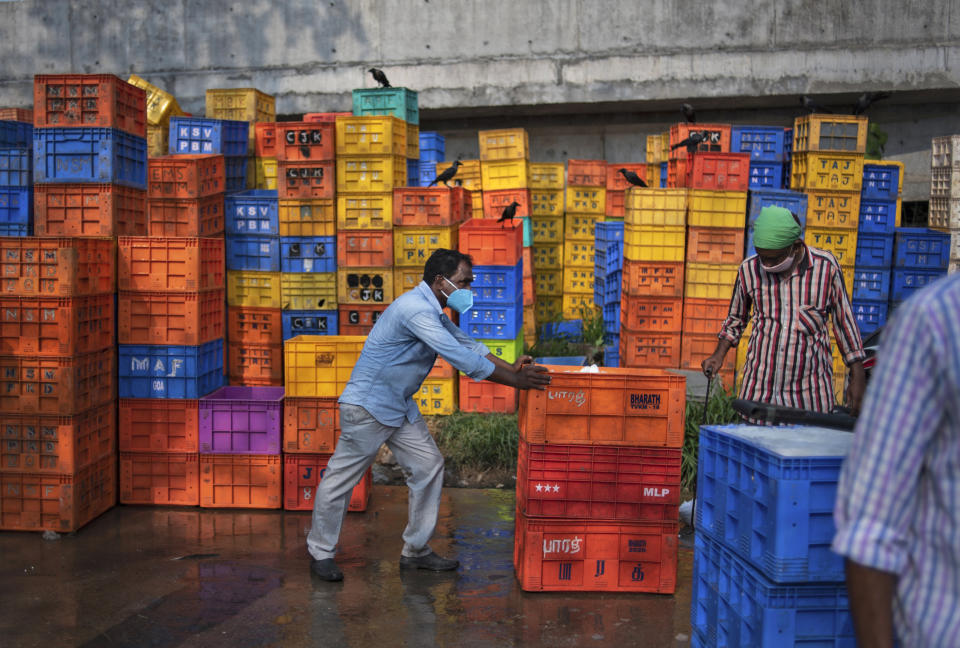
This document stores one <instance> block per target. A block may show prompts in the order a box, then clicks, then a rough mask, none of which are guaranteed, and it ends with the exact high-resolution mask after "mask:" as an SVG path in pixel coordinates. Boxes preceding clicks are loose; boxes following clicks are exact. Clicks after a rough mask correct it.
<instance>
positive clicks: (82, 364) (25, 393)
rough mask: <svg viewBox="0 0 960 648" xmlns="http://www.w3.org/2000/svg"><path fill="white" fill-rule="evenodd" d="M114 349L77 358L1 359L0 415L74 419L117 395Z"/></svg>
mask: <svg viewBox="0 0 960 648" xmlns="http://www.w3.org/2000/svg"><path fill="white" fill-rule="evenodd" d="M114 357H115V356H114V351H113V348H109V349H106V350H104V351H96V352H94V353H85V354H83V355H75V356H58V357H49V358H47V357H38V356H0V412H4V413H25V414H33V413H37V414H65V415H72V414H77V413H79V412H83V411H84V410H87V409H90V408H92V407H96V406H98V405H102V404H104V403H108V402H110V401H111V400H113V398H114V396H115V394H116V388H115V385H116V378H115V376H116V373H117V367H116V363H115V361H114Z"/></svg>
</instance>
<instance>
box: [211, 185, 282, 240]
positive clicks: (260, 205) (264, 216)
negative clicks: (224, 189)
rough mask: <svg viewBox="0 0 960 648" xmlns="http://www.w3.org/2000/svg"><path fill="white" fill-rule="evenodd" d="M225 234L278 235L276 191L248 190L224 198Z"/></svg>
mask: <svg viewBox="0 0 960 648" xmlns="http://www.w3.org/2000/svg"><path fill="white" fill-rule="evenodd" d="M223 202H224V212H225V213H226V215H227V218H226V224H225V225H226V233H227V234H228V235H230V234H261V235H271V236H279V235H280V207H279V205H280V203H279V201H278V199H277V190H276V189H250V190H249V191H241V192H239V193H233V194H230V195H228V196H225V197H224V199H223Z"/></svg>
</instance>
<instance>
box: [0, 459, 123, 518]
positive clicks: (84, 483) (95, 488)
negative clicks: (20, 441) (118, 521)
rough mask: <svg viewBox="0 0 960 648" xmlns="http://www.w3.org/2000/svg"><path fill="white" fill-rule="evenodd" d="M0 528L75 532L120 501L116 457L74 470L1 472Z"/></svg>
mask: <svg viewBox="0 0 960 648" xmlns="http://www.w3.org/2000/svg"><path fill="white" fill-rule="evenodd" d="M0 495H2V499H0V531H57V532H59V533H70V532H73V531H76V530H77V529H79V528H80V527H82V526H83V525H85V524H86V523H88V522H90V521H91V520H93V519H94V518H96V517H97V516H98V515H100V514H101V513H103V512H105V511H107V510H109V509H111V508H113V506H114V504H116V503H117V456H116V455H115V454H111V455H109V456H106V457H104V458H103V459H100V460H99V461H97V462H95V463H93V464H92V465H90V466H87V467H86V468H83V469H81V470H79V471H76V472H74V473H67V474H60V475H45V474H41V473H7V472H0Z"/></svg>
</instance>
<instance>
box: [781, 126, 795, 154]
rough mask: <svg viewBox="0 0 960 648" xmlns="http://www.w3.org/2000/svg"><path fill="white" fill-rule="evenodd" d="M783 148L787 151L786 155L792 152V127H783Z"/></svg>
mask: <svg viewBox="0 0 960 648" xmlns="http://www.w3.org/2000/svg"><path fill="white" fill-rule="evenodd" d="M783 150H784V151H786V152H787V157H789V156H790V155H791V154H792V153H793V128H784V129H783Z"/></svg>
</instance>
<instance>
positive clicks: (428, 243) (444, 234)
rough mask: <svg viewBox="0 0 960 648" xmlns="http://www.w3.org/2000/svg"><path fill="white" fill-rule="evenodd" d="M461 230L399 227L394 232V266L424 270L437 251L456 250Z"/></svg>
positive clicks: (449, 226)
mask: <svg viewBox="0 0 960 648" xmlns="http://www.w3.org/2000/svg"><path fill="white" fill-rule="evenodd" d="M458 232H459V229H458V227H457V226H456V225H448V226H445V227H397V228H395V229H394V231H393V264H394V265H397V266H407V267H410V266H413V267H417V268H420V269H423V264H424V263H426V262H427V259H429V258H430V255H431V254H433V252H434V251H435V250H438V249H440V248H444V249H447V250H456V249H457V245H458Z"/></svg>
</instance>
